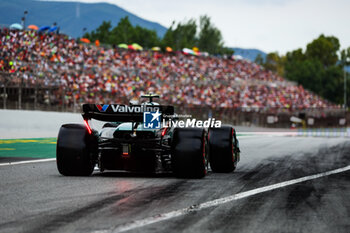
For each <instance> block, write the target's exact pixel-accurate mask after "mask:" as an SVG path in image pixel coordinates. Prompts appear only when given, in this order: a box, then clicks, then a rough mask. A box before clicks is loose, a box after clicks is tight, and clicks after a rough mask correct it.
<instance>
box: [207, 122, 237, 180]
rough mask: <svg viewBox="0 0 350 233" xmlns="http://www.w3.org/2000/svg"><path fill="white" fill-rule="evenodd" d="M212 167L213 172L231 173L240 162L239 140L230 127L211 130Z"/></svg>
mask: <svg viewBox="0 0 350 233" xmlns="http://www.w3.org/2000/svg"><path fill="white" fill-rule="evenodd" d="M208 134H209V135H208V136H209V151H210V157H209V161H210V167H211V170H212V171H213V172H221V173H229V172H233V171H234V170H235V169H236V166H237V162H238V161H239V148H238V140H237V138H236V132H235V129H234V128H233V127H232V126H230V125H224V126H221V127H220V128H211V129H209V133H208Z"/></svg>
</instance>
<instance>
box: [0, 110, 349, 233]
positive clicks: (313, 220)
mask: <svg viewBox="0 0 350 233" xmlns="http://www.w3.org/2000/svg"><path fill="white" fill-rule="evenodd" d="M10 112H12V111H10ZM18 112H19V111H14V112H12V113H11V114H15V115H16V116H17V115H20V116H21V117H20V118H17V119H14V116H13V115H12V117H8V118H6V117H5V115H6V114H3V113H4V112H3V111H0V118H1V121H0V122H1V123H0V130H1V136H2V137H3V135H4V133H3V132H6V131H11V130H10V129H9V130H7V129H8V128H9V127H12V126H13V127H15V128H16V129H17V131H13V133H14V132H17V135H16V134H12V135H13V136H14V137H12V139H8V137H5V138H7V139H1V140H0V148H1V149H0V200H1V208H0V216H1V218H0V232H164V231H167V232H332V233H333V232H344V233H345V232H346V233H348V232H350V223H349V219H350V197H349V195H348V194H349V193H350V182H349V181H350V172H349V169H350V167H349V165H350V142H349V139H348V138H347V137H342V136H338V137H314V136H312V135H308V137H299V136H297V135H283V134H282V133H281V132H279V134H273V133H272V134H271V133H269V134H266V132H265V135H258V134H259V131H260V129H258V130H257V129H254V130H251V131H250V132H249V130H246V132H240V131H239V130H238V129H237V132H239V133H240V134H239V136H238V137H239V140H240V145H241V150H242V155H241V161H240V163H239V164H238V167H237V170H236V171H235V172H234V173H228V174H218V173H212V172H209V173H208V175H207V176H206V177H205V178H204V179H199V180H196V179H176V178H174V177H173V176H171V175H144V174H130V173H125V172H104V173H100V172H98V171H95V172H94V174H93V175H92V176H91V177H63V176H61V175H60V174H58V172H57V168H56V163H55V158H54V157H55V147H56V145H55V143H56V136H57V132H58V129H59V127H60V125H61V124H62V123H67V122H72V121H73V120H72V119H73V118H75V117H76V118H75V119H76V120H77V122H80V123H81V119H80V118H81V117H80V115H79V114H72V115H74V116H72V115H71V114H68V113H49V114H48V113H45V112H44V113H40V114H39V113H38V112H34V113H33V112H27V111H21V112H20V114H17V113H18ZM11 114H9V115H11ZM32 114H34V115H35V117H34V119H30V117H33V115H32ZM47 114H48V115H47ZM51 114H52V115H51ZM49 115H50V116H49ZM71 116H72V117H73V118H70V117H71ZM9 118H10V121H9V122H8V124H6V123H4V121H6V120H7V119H9ZM55 120H57V121H58V122H59V123H57V124H56V123H52V122H51V121H55ZM48 121H49V122H48ZM62 121H63V122H62ZM30 122H33V124H31V123H30ZM73 122H74V121H73ZM21 127H22V128H21ZM49 127H52V128H50V130H48V129H49ZM40 130H42V134H40ZM49 131H51V132H49ZM54 131H55V132H54ZM31 132H33V134H31ZM260 132H261V131H260ZM287 132H290V131H287ZM244 133H246V134H245V136H243V134H244ZM263 133H264V132H263ZM8 135H9V134H8ZM3 138H4V137H3ZM18 156H20V157H18Z"/></svg>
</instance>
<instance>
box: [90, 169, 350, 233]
mask: <svg viewBox="0 0 350 233" xmlns="http://www.w3.org/2000/svg"><path fill="white" fill-rule="evenodd" d="M349 170H350V165H349V166H346V167H343V168H338V169H335V170H331V171H327V172H322V173H318V174H315V175H310V176H305V177H301V178H297V179H293V180H288V181H284V182H280V183H277V184H273V185H268V186H264V187H261V188H256V189H253V190H249V191H246V192H241V193H237V194H233V195H231V196H227V197H223V198H218V199H215V200H212V201H208V202H204V203H201V204H198V205H192V206H189V207H187V208H183V209H179V210H174V211H171V212H168V213H163V214H158V215H154V216H152V217H148V218H144V219H140V220H135V221H132V222H129V223H124V224H121V225H119V226H116V227H114V228H112V229H109V230H100V231H94V232H96V233H97V232H112V233H119V232H124V231H129V230H133V229H136V228H140V227H144V226H147V225H150V224H153V223H158V222H161V221H165V220H169V219H172V218H176V217H179V216H183V215H186V214H189V213H191V212H195V211H199V210H202V209H206V208H209V207H214V206H219V205H222V204H225V203H228V202H232V201H235V200H239V199H243V198H246V197H250V196H253V195H256V194H260V193H264V192H268V191H271V190H275V189H280V188H283V187H287V186H290V185H293V184H297V183H301V182H305V181H309V180H314V179H318V178H321V177H325V176H329V175H333V174H337V173H341V172H345V171H349Z"/></svg>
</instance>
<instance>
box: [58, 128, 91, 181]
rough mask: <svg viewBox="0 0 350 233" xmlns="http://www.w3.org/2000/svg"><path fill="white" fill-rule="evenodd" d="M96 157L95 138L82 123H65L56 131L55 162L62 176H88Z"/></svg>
mask: <svg viewBox="0 0 350 233" xmlns="http://www.w3.org/2000/svg"><path fill="white" fill-rule="evenodd" d="M96 158H97V138H96V137H95V136H94V135H93V134H89V132H88V130H87V129H86V127H85V126H84V125H80V124H65V125H62V126H61V128H60V131H59V133H58V138H57V148H56V162H57V169H58V171H59V173H60V174H62V175H64V176H89V175H91V174H92V172H93V170H94V167H95V164H96Z"/></svg>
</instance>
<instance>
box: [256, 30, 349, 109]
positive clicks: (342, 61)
mask: <svg viewBox="0 0 350 233" xmlns="http://www.w3.org/2000/svg"><path fill="white" fill-rule="evenodd" d="M349 60H350V47H349V48H347V49H343V50H340V43H339V39H338V38H336V37H334V36H325V35H323V34H322V35H320V36H319V37H318V38H316V39H314V40H313V41H311V42H310V43H308V44H307V46H306V49H304V50H303V49H302V48H299V49H296V50H293V51H290V52H287V54H285V55H282V56H280V55H279V54H278V53H277V52H273V53H269V54H267V56H266V58H265V60H264V59H263V58H262V57H261V56H257V57H256V59H255V62H256V63H258V64H260V65H262V66H264V67H265V68H266V69H268V70H271V71H273V72H277V73H278V74H279V75H281V76H283V77H285V78H287V79H289V80H292V81H295V82H297V83H298V84H301V85H302V86H303V87H305V88H306V89H309V90H311V91H313V92H314V93H316V94H318V95H320V96H322V97H324V98H325V99H328V100H330V101H332V102H333V103H337V104H344V75H346V73H344V66H348V65H350V62H349ZM347 90H350V83H349V82H347ZM348 92H349V93H350V91H348ZM349 101H350V98H349V94H348V97H347V103H350V102H349Z"/></svg>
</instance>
